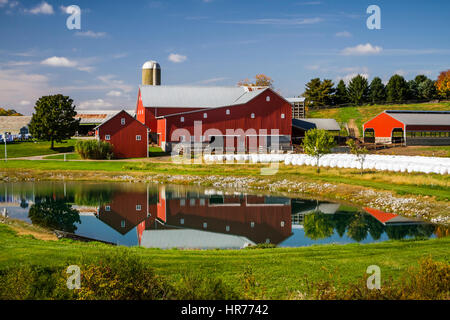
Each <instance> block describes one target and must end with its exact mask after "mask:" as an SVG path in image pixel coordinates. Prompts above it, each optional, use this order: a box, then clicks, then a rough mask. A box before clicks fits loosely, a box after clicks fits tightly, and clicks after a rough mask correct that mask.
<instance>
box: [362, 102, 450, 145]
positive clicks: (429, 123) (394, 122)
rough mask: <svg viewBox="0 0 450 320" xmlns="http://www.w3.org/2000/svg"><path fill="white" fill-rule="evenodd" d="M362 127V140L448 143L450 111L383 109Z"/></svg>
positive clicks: (432, 143)
mask: <svg viewBox="0 0 450 320" xmlns="http://www.w3.org/2000/svg"><path fill="white" fill-rule="evenodd" d="M363 130H364V141H365V142H372V143H374V142H376V143H404V144H406V145H450V111H413V110H400V111H395V110H386V111H384V112H382V113H380V114H379V115H377V116H376V117H375V118H373V119H371V120H369V121H367V122H366V123H364V125H363Z"/></svg>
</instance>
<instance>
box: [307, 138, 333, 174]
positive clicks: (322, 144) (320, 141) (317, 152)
mask: <svg viewBox="0 0 450 320" xmlns="http://www.w3.org/2000/svg"><path fill="white" fill-rule="evenodd" d="M335 145H336V143H335V142H334V137H333V135H332V134H331V133H329V132H328V131H326V130H323V129H312V130H309V131H307V132H306V134H305V138H304V139H303V150H304V151H305V153H306V154H307V155H310V156H312V157H314V158H316V165H317V173H320V163H319V162H320V158H321V157H322V156H323V155H325V154H328V153H330V152H331V149H332V148H333V147H334V146H335Z"/></svg>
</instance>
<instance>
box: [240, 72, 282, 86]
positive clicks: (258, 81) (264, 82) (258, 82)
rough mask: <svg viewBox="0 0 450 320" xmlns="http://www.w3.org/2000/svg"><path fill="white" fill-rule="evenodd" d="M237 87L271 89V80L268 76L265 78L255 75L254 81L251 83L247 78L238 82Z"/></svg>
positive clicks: (263, 75)
mask: <svg viewBox="0 0 450 320" xmlns="http://www.w3.org/2000/svg"><path fill="white" fill-rule="evenodd" d="M238 86H245V87H269V88H272V87H273V79H272V78H271V77H269V76H266V75H265V74H262V73H261V74H257V75H256V76H255V80H254V81H251V80H249V79H248V78H247V79H244V80H241V81H239V82H238Z"/></svg>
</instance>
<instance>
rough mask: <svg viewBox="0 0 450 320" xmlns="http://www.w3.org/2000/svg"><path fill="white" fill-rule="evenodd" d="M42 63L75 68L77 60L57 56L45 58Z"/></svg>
mask: <svg viewBox="0 0 450 320" xmlns="http://www.w3.org/2000/svg"><path fill="white" fill-rule="evenodd" d="M41 64H43V65H47V66H51V67H65V68H74V67H76V66H77V63H76V62H75V61H71V60H69V59H67V58H65V57H56V56H54V57H51V58H47V59H45V60H43V61H42V62H41Z"/></svg>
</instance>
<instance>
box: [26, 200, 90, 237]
mask: <svg viewBox="0 0 450 320" xmlns="http://www.w3.org/2000/svg"><path fill="white" fill-rule="evenodd" d="M28 217H29V218H30V219H31V222H32V223H33V224H36V225H39V226H41V227H44V228H50V229H56V230H61V231H65V232H70V233H74V232H75V230H77V227H76V226H75V223H81V220H80V214H79V212H78V211H77V210H75V209H73V208H72V206H71V205H70V204H68V203H67V202H66V199H54V198H52V197H42V198H39V199H36V203H35V204H33V205H32V206H31V207H30V211H29V213H28Z"/></svg>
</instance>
